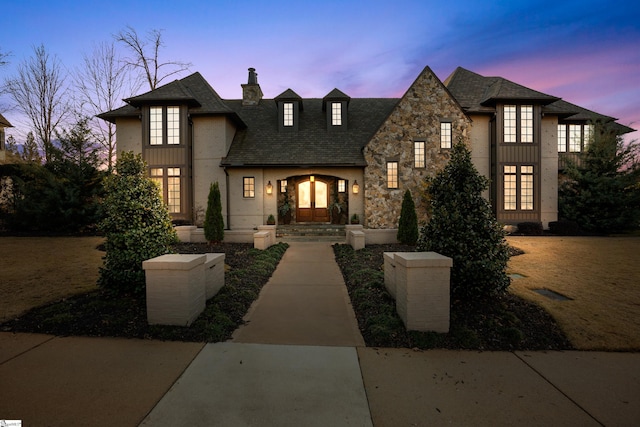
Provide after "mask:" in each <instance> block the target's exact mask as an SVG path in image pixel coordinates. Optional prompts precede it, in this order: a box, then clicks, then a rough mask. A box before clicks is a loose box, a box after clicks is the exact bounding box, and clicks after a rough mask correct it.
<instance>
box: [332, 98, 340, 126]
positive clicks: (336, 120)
mask: <svg viewBox="0 0 640 427" xmlns="http://www.w3.org/2000/svg"><path fill="white" fill-rule="evenodd" d="M331 125H332V126H342V104H341V103H340V102H332V103H331Z"/></svg>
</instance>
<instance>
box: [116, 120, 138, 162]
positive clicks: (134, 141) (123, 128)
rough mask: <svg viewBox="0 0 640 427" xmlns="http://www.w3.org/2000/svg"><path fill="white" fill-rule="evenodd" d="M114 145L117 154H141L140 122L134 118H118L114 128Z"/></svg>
mask: <svg viewBox="0 0 640 427" xmlns="http://www.w3.org/2000/svg"><path fill="white" fill-rule="evenodd" d="M116 143H117V149H118V153H122V152H123V151H133V152H134V153H136V154H138V153H142V129H141V128H140V120H139V119H135V118H119V119H118V121H117V126H116Z"/></svg>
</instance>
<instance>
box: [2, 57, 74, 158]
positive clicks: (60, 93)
mask: <svg viewBox="0 0 640 427" xmlns="http://www.w3.org/2000/svg"><path fill="white" fill-rule="evenodd" d="M33 50H34V55H33V56H32V57H31V58H29V59H27V60H25V61H23V62H22V63H21V64H20V65H19V66H18V74H17V76H15V77H13V78H9V79H7V81H6V91H7V93H9V95H11V97H12V98H13V100H14V102H15V104H16V108H18V109H19V110H20V111H21V112H22V113H23V114H24V115H25V116H27V118H28V119H29V120H30V121H31V124H32V125H33V129H34V131H35V133H36V137H37V139H38V143H39V145H40V149H41V150H42V151H43V152H44V156H45V161H48V160H49V159H50V156H51V154H52V151H53V142H52V137H53V135H54V132H55V130H56V128H57V127H58V126H59V125H60V124H61V123H62V121H63V120H64V119H65V118H66V117H67V115H68V113H69V111H70V106H69V104H68V102H67V101H68V100H67V89H66V87H65V80H66V75H65V74H63V70H62V67H61V65H60V61H59V60H58V59H57V58H56V57H55V56H54V57H50V56H49V53H48V52H47V51H46V49H45V47H44V45H40V46H38V47H34V49H33Z"/></svg>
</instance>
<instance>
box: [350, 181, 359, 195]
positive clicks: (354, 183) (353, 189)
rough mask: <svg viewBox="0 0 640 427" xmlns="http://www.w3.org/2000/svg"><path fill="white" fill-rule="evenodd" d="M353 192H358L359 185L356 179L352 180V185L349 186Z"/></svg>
mask: <svg viewBox="0 0 640 427" xmlns="http://www.w3.org/2000/svg"><path fill="white" fill-rule="evenodd" d="M351 190H352V191H353V194H358V193H359V192H360V186H359V185H358V180H357V179H356V180H355V181H353V187H351Z"/></svg>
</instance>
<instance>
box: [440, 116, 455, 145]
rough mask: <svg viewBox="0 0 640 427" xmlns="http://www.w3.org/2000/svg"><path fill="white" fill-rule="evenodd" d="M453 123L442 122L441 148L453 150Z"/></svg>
mask: <svg viewBox="0 0 640 427" xmlns="http://www.w3.org/2000/svg"><path fill="white" fill-rule="evenodd" d="M452 142H453V140H452V135H451V122H440V148H451V144H452Z"/></svg>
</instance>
